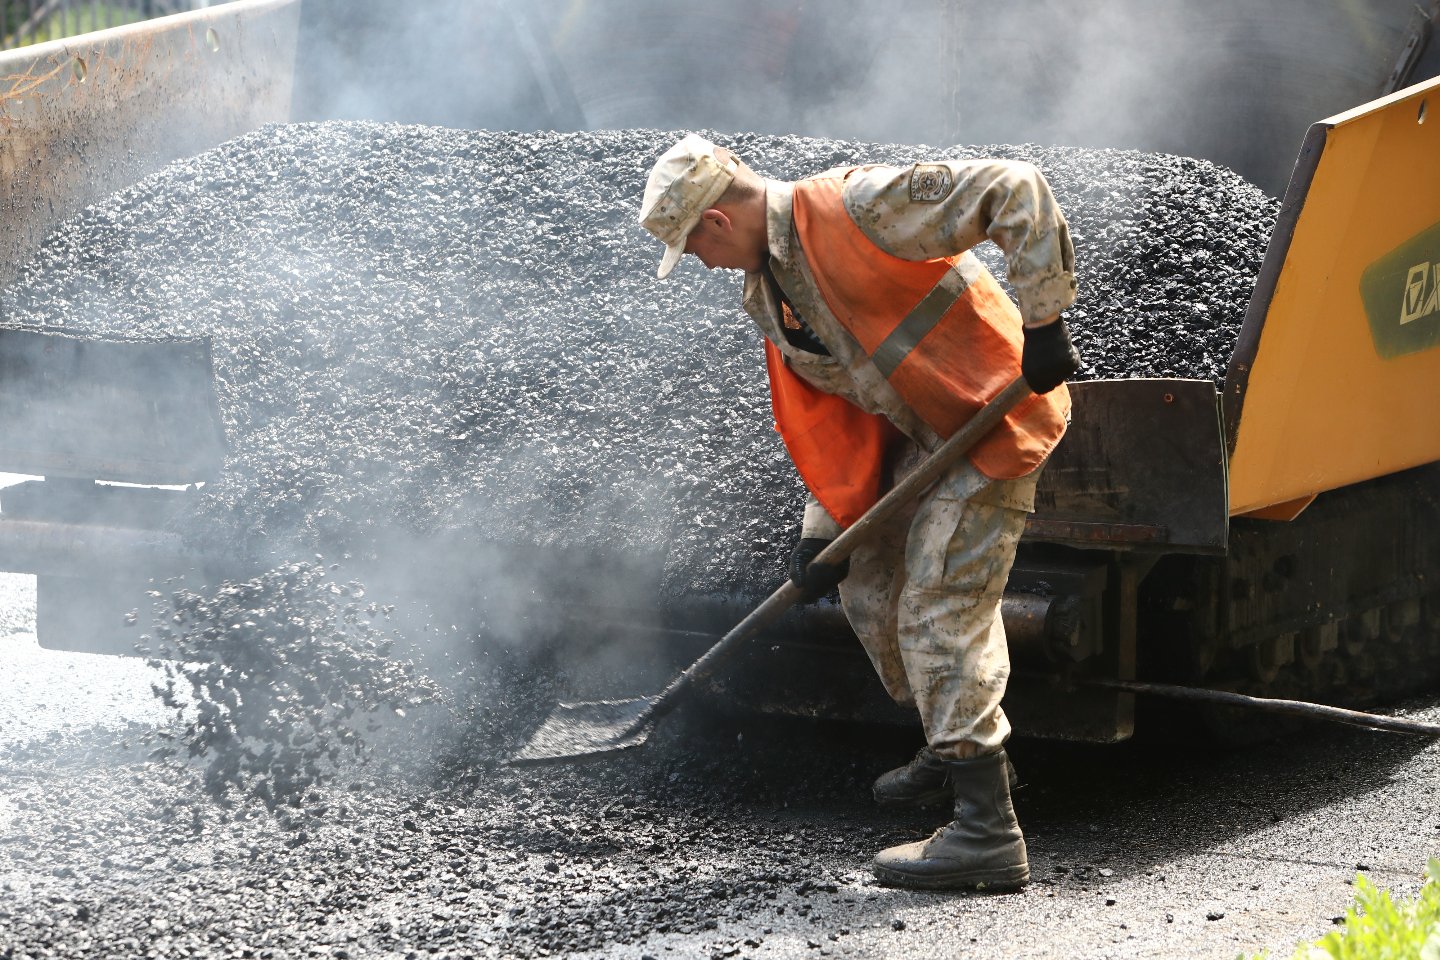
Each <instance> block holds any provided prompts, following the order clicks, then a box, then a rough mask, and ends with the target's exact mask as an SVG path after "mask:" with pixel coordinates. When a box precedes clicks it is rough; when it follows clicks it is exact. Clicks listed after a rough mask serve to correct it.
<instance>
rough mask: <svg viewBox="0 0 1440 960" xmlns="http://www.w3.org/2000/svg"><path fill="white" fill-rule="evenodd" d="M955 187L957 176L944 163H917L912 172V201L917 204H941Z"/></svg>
mask: <svg viewBox="0 0 1440 960" xmlns="http://www.w3.org/2000/svg"><path fill="white" fill-rule="evenodd" d="M954 187H955V176H954V174H952V173H951V172H950V168H949V167H947V166H946V165H945V164H943V163H917V164H915V166H914V167H913V168H912V169H911V170H910V199H911V200H914V201H915V202H917V203H939V202H940V201H941V200H944V199H945V198H946V197H948V196H950V191H951V190H952V189H954Z"/></svg>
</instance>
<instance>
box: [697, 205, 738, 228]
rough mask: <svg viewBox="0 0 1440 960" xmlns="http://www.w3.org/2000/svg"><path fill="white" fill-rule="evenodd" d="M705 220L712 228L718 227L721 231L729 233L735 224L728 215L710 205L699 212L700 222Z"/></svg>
mask: <svg viewBox="0 0 1440 960" xmlns="http://www.w3.org/2000/svg"><path fill="white" fill-rule="evenodd" d="M707 221H708V226H710V227H712V228H716V227H718V228H719V229H720V232H722V233H729V232H730V231H731V230H733V229H734V227H735V224H734V223H733V222H732V221H731V220H730V215H729V214H728V213H726V212H725V211H724V210H721V209H720V208H719V207H711V208H710V209H709V210H706V211H705V212H704V213H702V214H700V222H701V223H706V222H707Z"/></svg>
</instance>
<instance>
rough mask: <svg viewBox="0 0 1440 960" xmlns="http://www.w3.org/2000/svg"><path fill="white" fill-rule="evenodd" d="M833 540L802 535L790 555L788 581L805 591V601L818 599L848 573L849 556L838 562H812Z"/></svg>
mask: <svg viewBox="0 0 1440 960" xmlns="http://www.w3.org/2000/svg"><path fill="white" fill-rule="evenodd" d="M834 542H835V541H833V540H824V539H821V538H820V537H802V538H801V540H800V543H799V544H798V545H797V546H796V547H795V552H794V553H792V554H791V555H790V582H791V583H793V584H795V586H797V587H799V588H800V589H801V590H804V591H805V602H806V603H810V602H812V601H815V600H819V599H820V598H821V597H823V596H825V594H827V593H829V592H830V591H831V590H834V589H835V587H836V586H838V585H839V583H840V581H841V580H844V579H845V578H846V577H847V576H849V574H850V558H849V557H846V558H845V559H844V560H842V561H840V562H839V563H838V564H828V563H824V564H821V563H815V562H814V560H815V558H816V557H818V556H819V555H820V551H821V550H824V549H825V548H826V547H828V546H830V544H832V543H834Z"/></svg>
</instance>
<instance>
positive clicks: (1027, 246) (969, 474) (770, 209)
mask: <svg viewBox="0 0 1440 960" xmlns="http://www.w3.org/2000/svg"><path fill="white" fill-rule="evenodd" d="M640 223H641V225H642V226H644V227H645V228H646V229H647V230H649V231H650V232H651V233H652V234H654V235H655V236H656V237H657V238H658V239H660V240H661V241H662V242H663V243H664V244H665V253H664V255H663V257H662V259H661V261H660V268H659V272H658V274H659V276H660V277H662V278H663V277H665V276H666V275H668V274H669V273H670V271H671V270H672V269H673V268H674V267H675V265H676V263H677V262H678V261H679V260H680V258H681V256H682V255H684V254H685V253H690V254H693V255H694V256H695V257H697V258H698V259H699V260H700V261H701V262H702V263H704V265H705V266H706V267H707V268H710V269H714V268H717V267H719V268H729V269H736V270H743V271H744V272H745V291H744V308H745V310H746V312H747V313H749V314H750V316H751V317H752V318H753V319H754V320H755V322H756V323H757V324H758V325H759V327H760V330H761V332H762V333H763V334H764V337H765V355H766V357H765V358H766V367H767V370H768V373H769V378H770V389H771V399H772V406H773V409H774V413H775V422H776V428H777V429H778V430H779V432H780V434H781V437H782V439H783V440H784V442H785V445H786V448H787V450H788V451H789V453H790V456H791V459H792V460H793V461H794V463H795V466H796V468H797V469H798V472H799V473H800V476H801V478H802V479H803V480H804V481H805V484H806V486H807V488H808V489H809V491H810V493H811V497H810V501H809V503H808V504H807V506H806V507H805V512H804V517H803V521H802V523H801V532H800V537H799V543H798V546H797V547H796V548H795V550H794V553H793V556H792V558H791V561H790V567H789V575H790V578H791V579H792V580H793V581H794V582H795V583H796V585H797V586H799V587H800V588H802V589H803V590H804V591H805V593H806V597H807V598H808V599H816V598H819V597H820V596H823V595H825V594H827V593H828V592H829V591H831V590H832V589H834V588H835V587H836V586H837V585H838V587H839V594H840V603H841V607H842V609H843V610H844V612H845V615H846V618H847V619H848V620H849V622H850V625H851V626H852V627H853V628H854V630H855V633H856V634H857V635H858V636H859V638H860V641H861V642H862V643H863V644H864V646H865V649H866V652H867V653H868V654H869V656H870V659H871V662H872V663H873V664H874V666H875V669H876V671H877V672H878V673H879V675H880V679H881V681H882V682H883V683H884V685H885V689H886V690H887V691H888V692H889V694H890V695H891V696H892V697H894V698H895V700H897V701H898V702H900V703H902V704H905V705H911V706H914V707H915V708H916V709H917V710H918V712H919V714H920V720H921V722H922V725H923V727H924V731H925V737H926V742H927V743H926V746H925V747H924V748H923V749H922V750H921V751H920V753H919V754H918V755H917V756H916V757H915V759H914V760H913V761H912V762H911V763H909V764H908V765H906V766H904V767H901V768H899V769H898V770H892V771H890V772H889V773H887V774H885V775H883V776H881V777H880V778H879V779H878V780H877V781H876V782H875V788H874V790H875V796H876V799H877V800H878V801H879V802H881V803H882V804H887V805H895V806H899V805H916V806H919V805H924V804H927V803H936V802H937V801H938V800H939V799H940V798H943V799H944V800H953V803H954V819H953V821H952V822H951V823H950V824H949V825H948V826H945V827H942V828H941V829H940V830H938V831H936V832H935V834H934V835H933V836H931V837H930V838H929V839H928V840H924V841H921V842H918V843H909V844H905V845H903V846H897V847H891V848H890V849H887V850H883V851H881V852H880V853H878V854H877V855H876V856H875V859H874V862H873V864H872V869H873V870H874V873H875V875H876V877H877V878H878V879H879V880H880V881H881V882H883V883H888V884H892V885H896V886H904V887H916V888H929V889H948V888H979V889H991V890H1010V889H1018V888H1019V887H1021V886H1023V885H1024V884H1025V883H1026V882H1027V881H1028V879H1029V863H1028V860H1027V858H1026V853H1025V840H1024V836H1023V835H1022V833H1021V831H1020V826H1019V823H1018V822H1017V820H1016V817H1015V811H1014V808H1013V806H1012V804H1011V800H1010V787H1011V777H1012V771H1011V767H1010V763H1009V760H1008V758H1007V757H1006V754H1005V749H1004V744H1005V741H1006V739H1007V738H1008V737H1009V735H1010V724H1009V721H1008V720H1007V719H1006V717H1005V714H1004V711H1003V710H1001V708H1000V699H1001V697H1002V696H1003V695H1004V693H1005V684H1006V680H1007V678H1008V676H1009V672H1010V663H1009V653H1008V650H1007V648H1006V644H1005V631H1004V627H1003V626H1002V624H1001V619H1000V598H1001V594H1002V592H1003V590H1004V587H1005V582H1006V579H1007V578H1008V576H1009V572H1010V567H1011V564H1012V563H1013V562H1014V558H1015V548H1016V546H1017V544H1018V543H1019V540H1020V534H1021V531H1022V529H1023V528H1024V525H1025V518H1026V516H1027V514H1028V513H1029V512H1030V511H1032V510H1033V509H1034V499H1035V482H1036V479H1037V477H1038V474H1039V470H1040V467H1041V465H1042V464H1043V462H1044V461H1045V458H1046V457H1047V456H1048V455H1049V453H1050V451H1051V450H1052V449H1053V448H1054V447H1055V444H1056V443H1057V442H1058V441H1059V440H1060V437H1061V435H1062V434H1063V433H1064V431H1065V426H1066V424H1067V422H1068V420H1069V410H1070V398H1069V392H1068V391H1067V389H1066V388H1065V386H1064V381H1065V379H1066V378H1067V377H1069V376H1070V375H1071V374H1072V373H1074V371H1075V370H1076V369H1077V368H1078V366H1079V356H1078V355H1077V353H1076V351H1075V348H1074V347H1073V346H1072V344H1071V342H1070V336H1069V332H1068V331H1067V329H1066V326H1065V323H1064V321H1063V320H1062V319H1060V312H1061V311H1062V310H1064V309H1065V308H1066V307H1068V306H1069V305H1070V304H1071V303H1072V302H1073V301H1074V299H1075V276H1074V252H1073V249H1072V248H1071V244H1070V239H1069V232H1068V229H1067V227H1066V224H1065V218H1064V217H1063V215H1062V214H1061V212H1060V210H1059V207H1058V206H1057V204H1056V202H1055V199H1054V197H1053V196H1052V194H1051V192H1050V188H1049V186H1048V185H1047V184H1046V182H1045V179H1044V177H1043V176H1042V175H1041V174H1040V172H1039V171H1038V170H1037V169H1036V168H1035V167H1033V166H1031V165H1029V164H1026V163H1019V162H1012V161H1004V160H969V161H958V160H945V161H939V162H934V163H917V164H915V165H913V166H908V167H894V166H878V165H868V166H855V167H843V168H836V169H833V170H829V171H826V172H823V173H820V174H818V175H816V176H813V177H809V178H806V179H803V180H799V181H796V182H793V183H791V182H781V181H777V180H772V179H768V178H763V177H761V176H759V175H758V174H756V173H755V172H754V171H753V170H751V169H750V168H749V167H748V166H746V165H745V164H744V163H743V162H742V161H741V160H740V158H739V157H737V156H736V155H735V154H734V153H733V152H731V151H730V150H728V149H726V148H724V147H717V146H716V145H715V144H713V143H710V142H709V141H707V140H705V139H704V138H702V137H699V136H697V135H695V134H691V135H688V136H686V137H685V138H684V139H682V140H680V141H679V142H678V143H676V144H675V145H674V146H673V147H671V148H670V149H669V150H667V151H665V153H664V154H663V155H662V156H661V157H660V158H659V159H658V160H657V161H656V162H655V165H654V167H653V169H652V170H651V171H650V175H649V180H648V182H647V183H646V185H645V194H644V198H643V201H642V206H641V210H640ZM986 239H989V240H992V241H994V242H995V243H996V244H997V245H998V246H999V247H1000V249H1001V250H1002V251H1003V253H1004V255H1005V262H1006V267H1007V269H1006V273H1007V276H1008V277H1009V280H1010V284H1011V286H1012V287H1013V289H1014V291H1015V294H1016V296H1017V298H1018V300H1019V307H1018V309H1017V307H1016V305H1015V303H1014V302H1012V301H1011V300H1010V298H1009V297H1008V296H1007V295H1006V294H1005V292H1004V291H1003V289H1002V288H1001V287H1000V285H999V283H998V282H997V281H996V280H995V278H994V277H993V276H991V274H990V273H989V272H988V271H987V270H986V269H985V268H984V266H982V265H981V264H980V263H979V261H978V260H976V258H975V256H974V254H973V253H971V252H969V251H970V248H971V247H973V246H975V245H976V244H978V243H980V242H982V241H984V240H986ZM1017 374H1023V376H1024V378H1025V380H1026V382H1027V383H1028V385H1029V386H1030V388H1031V389H1032V390H1033V391H1034V393H1033V395H1031V396H1029V397H1027V398H1026V399H1025V400H1023V401H1022V402H1021V404H1020V405H1019V406H1018V407H1016V408H1015V409H1014V410H1013V411H1012V412H1011V413H1010V414H1009V415H1008V416H1007V417H1006V419H1005V420H1004V422H1003V423H1002V424H1001V425H1000V426H998V427H997V428H996V429H995V430H994V431H992V432H991V433H990V434H989V435H988V436H987V437H986V438H985V439H984V440H983V441H981V442H980V443H979V444H978V445H977V446H976V447H975V448H973V449H972V450H971V452H970V455H969V457H968V459H967V458H962V459H961V462H960V464H959V465H958V466H955V467H953V468H951V469H950V470H949V471H948V472H947V473H946V474H944V475H943V476H942V477H941V478H940V480H939V481H937V482H936V483H935V484H934V485H933V486H932V487H930V488H929V489H928V490H927V491H925V492H924V493H922V494H921V495H920V497H919V498H918V500H917V501H916V502H915V503H913V504H912V505H911V506H910V507H909V508H908V509H907V510H906V511H904V513H903V514H902V515H900V516H898V517H896V518H895V519H894V520H892V521H890V522H889V523H888V524H887V525H886V526H885V528H884V529H883V530H882V531H881V532H880V533H879V534H878V535H877V536H876V537H874V538H872V539H871V542H869V543H868V544H865V545H862V546H860V547H859V548H857V549H856V550H855V551H854V553H853V554H852V555H851V556H850V558H849V559H848V560H847V561H846V562H845V563H843V564H838V565H833V566H822V565H820V564H816V563H812V562H811V561H813V560H814V558H815V557H816V556H817V555H818V554H819V553H820V551H821V550H822V549H823V548H824V547H825V546H826V545H828V544H829V543H830V542H831V541H832V540H834V539H835V538H836V537H837V536H839V534H840V532H841V530H842V529H843V528H845V527H847V526H849V525H850V524H852V523H854V522H855V520H856V519H858V518H859V517H860V516H861V515H862V514H863V513H864V512H865V510H866V509H868V508H869V507H870V506H872V505H873V504H874V503H875V502H876V501H877V500H878V499H879V497H880V496H882V495H883V494H884V493H885V491H886V490H887V489H888V488H889V487H891V486H893V485H894V483H895V482H896V481H897V480H899V479H901V478H903V477H904V475H905V474H906V473H908V472H909V471H910V470H913V469H914V468H915V467H916V466H918V465H919V463H920V462H921V461H922V459H923V458H924V456H925V454H926V453H928V452H930V451H932V450H934V449H935V448H936V447H937V446H938V445H939V444H940V443H941V442H942V441H943V439H944V438H945V437H948V436H950V435H951V434H953V433H954V431H955V430H956V429H958V428H959V427H960V426H961V425H963V424H964V422H965V421H966V420H967V419H968V418H969V417H970V416H971V415H972V414H974V413H975V411H976V410H978V409H979V408H980V406H981V405H983V404H984V403H985V402H986V401H987V400H989V399H990V398H992V397H993V396H994V395H995V394H997V393H999V392H1000V391H1001V389H1003V388H1004V387H1005V386H1006V385H1007V384H1008V383H1010V382H1011V381H1012V380H1013V379H1014V377H1015V376H1016V375H1017Z"/></svg>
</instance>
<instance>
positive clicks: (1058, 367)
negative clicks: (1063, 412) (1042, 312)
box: [1020, 317, 1080, 393]
mask: <svg viewBox="0 0 1440 960" xmlns="http://www.w3.org/2000/svg"><path fill="white" fill-rule="evenodd" d="M1079 369H1080V354H1079V352H1078V351H1076V349H1075V345H1074V344H1073V343H1071V342H1070V330H1069V328H1068V327H1066V326H1065V321H1064V320H1061V319H1059V318H1058V317H1057V318H1056V319H1055V320H1052V321H1051V322H1050V323H1047V324H1044V325H1043V326H1038V327H1026V328H1025V349H1024V352H1022V353H1021V355H1020V373H1021V374H1022V375H1023V376H1024V377H1025V382H1026V383H1027V384H1028V385H1029V386H1030V389H1031V390H1033V391H1035V392H1036V393H1049V392H1050V391H1051V390H1054V389H1055V388H1056V387H1058V386H1060V384H1062V383H1064V382H1065V380H1066V378H1068V377H1069V376H1070V374H1072V373H1074V372H1075V371H1076V370H1079Z"/></svg>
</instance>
